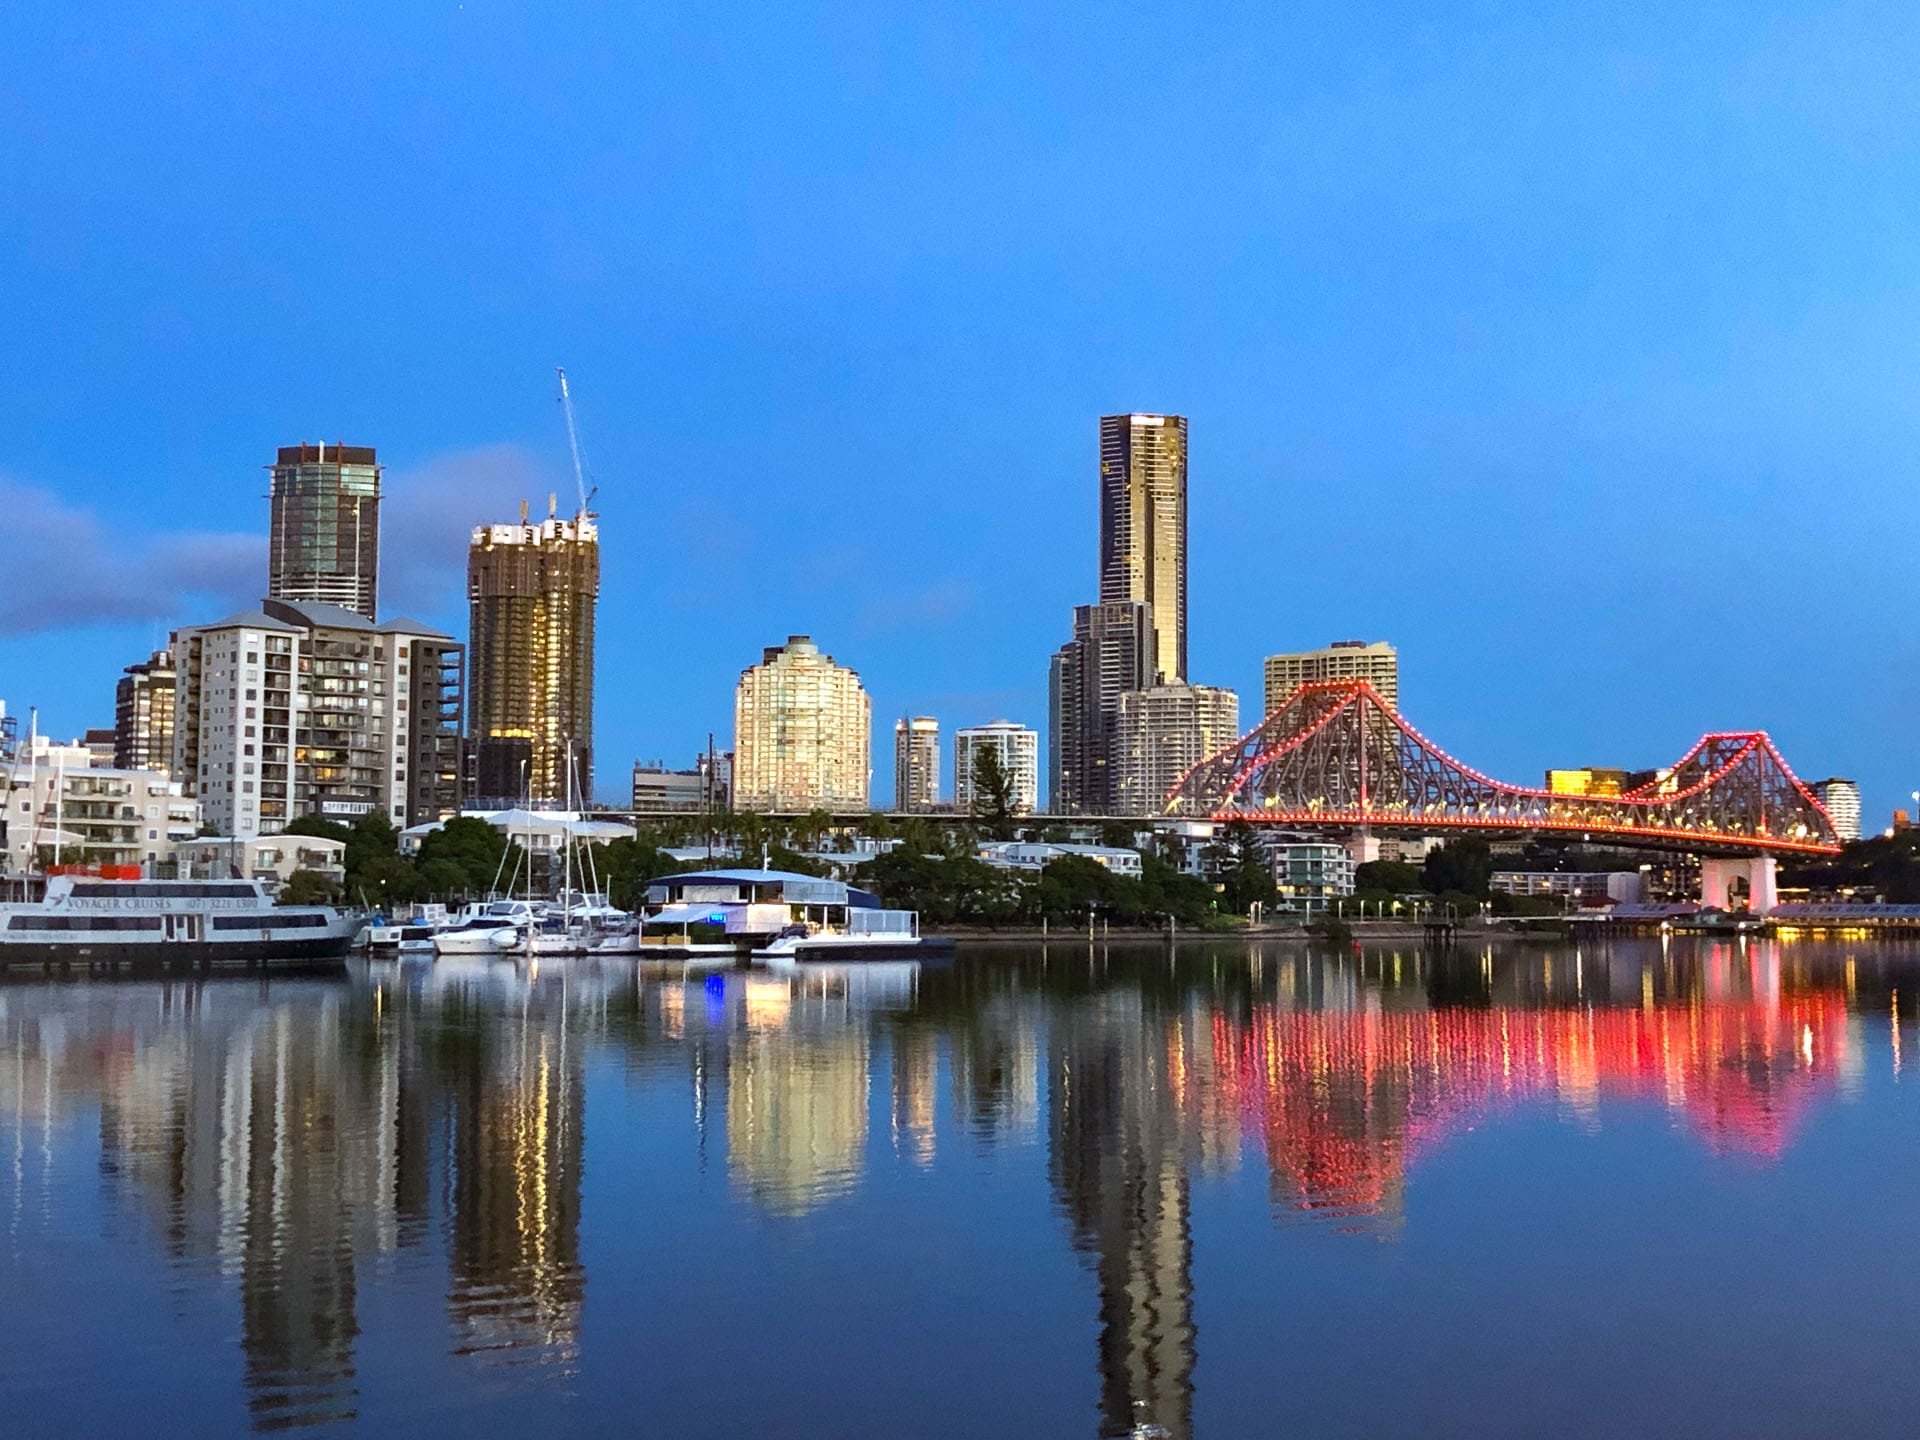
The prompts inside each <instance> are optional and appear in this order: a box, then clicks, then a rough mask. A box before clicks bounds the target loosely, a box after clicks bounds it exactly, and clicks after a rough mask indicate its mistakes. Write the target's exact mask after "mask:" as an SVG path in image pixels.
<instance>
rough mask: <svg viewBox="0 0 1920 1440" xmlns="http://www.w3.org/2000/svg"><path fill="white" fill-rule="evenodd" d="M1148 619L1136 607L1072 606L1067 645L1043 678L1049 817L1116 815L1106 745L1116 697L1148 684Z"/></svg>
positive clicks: (1121, 603)
mask: <svg viewBox="0 0 1920 1440" xmlns="http://www.w3.org/2000/svg"><path fill="white" fill-rule="evenodd" d="M1152 654H1153V613H1152V611H1151V609H1150V608H1149V607H1148V606H1147V605H1146V604H1144V603H1143V602H1141V601H1138V600H1115V601H1112V602H1110V603H1106V604H1100V605H1077V606H1075V607H1074V611H1073V638H1072V639H1071V640H1069V641H1068V642H1067V643H1066V644H1065V645H1063V646H1061V647H1060V649H1059V650H1058V651H1057V652H1056V653H1055V654H1054V657H1053V666H1052V670H1051V671H1050V673H1049V675H1048V684H1047V690H1048V697H1047V698H1048V712H1049V717H1050V720H1051V733H1050V735H1049V737H1048V739H1049V744H1050V753H1049V755H1048V761H1049V766H1048V768H1049V784H1050V786H1051V795H1050V802H1049V805H1048V808H1049V809H1050V810H1052V811H1053V813H1055V814H1056V815H1061V814H1075V815H1110V814H1113V813H1114V809H1115V787H1114V765H1113V738H1114V726H1115V724H1116V721H1117V719H1118V716H1119V710H1120V697H1121V696H1122V695H1124V694H1126V693H1127V692H1128V691H1129V690H1139V689H1142V688H1143V687H1145V686H1148V685H1150V684H1152V682H1153V676H1152V672H1151V665H1152Z"/></svg>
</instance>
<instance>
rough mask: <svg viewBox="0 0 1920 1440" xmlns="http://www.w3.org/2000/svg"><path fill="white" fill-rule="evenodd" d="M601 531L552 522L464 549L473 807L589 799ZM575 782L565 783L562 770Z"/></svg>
mask: <svg viewBox="0 0 1920 1440" xmlns="http://www.w3.org/2000/svg"><path fill="white" fill-rule="evenodd" d="M599 595H600V532H599V529H598V527H597V526H596V525H595V523H594V517H593V516H592V515H591V514H589V513H587V512H585V511H582V512H581V513H580V514H579V515H576V516H575V517H574V518H573V519H571V520H561V519H559V518H558V517H557V515H556V514H555V511H554V506H553V503H552V502H551V501H549V503H548V513H547V518H546V519H545V520H543V521H541V522H539V523H538V524H529V523H528V521H527V512H526V507H525V506H524V505H522V506H521V507H520V523H519V524H518V525H482V526H480V527H479V528H477V529H476V530H475V531H474V532H473V543H472V545H471V547H470V548H469V549H468V551H467V601H468V624H469V635H468V658H467V666H468V694H469V696H470V697H471V699H470V708H469V711H468V717H469V718H468V724H467V734H468V737H469V741H470V743H471V745H472V746H473V779H472V784H473V796H472V798H473V801H474V803H475V804H476V805H477V806H479V807H480V808H483V809H487V808H493V809H503V808H506V807H509V806H513V805H520V804H526V803H531V804H534V805H562V804H565V803H566V801H567V798H568V797H569V796H570V795H571V796H575V797H591V796H592V794H593V624H594V608H595V602H596V601H597V600H598V598H599ZM570 761H571V768H572V770H573V775H572V778H571V780H570V779H569V777H568V769H569V762H570Z"/></svg>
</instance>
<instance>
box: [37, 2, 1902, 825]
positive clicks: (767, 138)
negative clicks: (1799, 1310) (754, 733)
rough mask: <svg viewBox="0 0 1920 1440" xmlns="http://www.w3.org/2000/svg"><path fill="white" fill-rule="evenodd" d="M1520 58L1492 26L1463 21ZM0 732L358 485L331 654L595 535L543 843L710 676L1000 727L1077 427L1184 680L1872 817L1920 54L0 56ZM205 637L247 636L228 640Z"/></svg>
mask: <svg viewBox="0 0 1920 1440" xmlns="http://www.w3.org/2000/svg"><path fill="white" fill-rule="evenodd" d="M1523 8H1524V9H1525V10H1526V11H1527V12H1528V13H1524V14H1522V13H1518V12H1520V11H1521V10H1522V9H1523ZM0 54H4V55H6V56H7V57H8V58H7V63H6V65H5V66H4V67H0V187H3V189H4V195H5V203H4V204H3V205H0V277H4V278H0V339H3V340H4V344H5V351H6V356H7V360H6V363H5V364H4V365H0V697H4V699H5V700H6V702H7V704H8V706H9V708H10V709H15V710H21V711H24V709H25V707H26V706H27V705H28V704H30V703H34V704H38V705H39V706H40V707H41V711H42V715H43V717H44V719H45V721H46V723H47V725H48V727H49V728H51V729H54V730H59V731H76V730H78V729H80V728H83V727H84V726H86V725H88V724H98V723H107V722H108V721H109V720H110V717H111V704H112V689H113V682H114V679H115V677H116V675H117V674H118V671H119V669H120V667H121V666H122V665H124V664H126V663H127V662H129V661H131V660H134V659H137V658H139V656H140V655H141V654H142V653H143V652H144V651H145V650H146V649H147V648H149V647H150V646H151V644H152V642H153V639H154V637H155V636H156V635H159V636H162V637H164V632H165V630H166V628H167V627H168V626H169V625H172V624H177V623H183V622H187V621H192V620H204V619H207V618H211V617H212V616H213V615H215V614H216V613H218V612H219V611H220V609H221V607H222V606H224V605H227V604H229V603H230V601H231V600H232V599H233V598H234V597H235V596H238V597H241V598H245V597H247V596H257V594H258V593H259V591H260V590H261V589H262V588H264V546H263V543H262V542H261V540H260V536H261V534H262V532H263V531H264V528H265V523H266V504H265V500H264V498H263V496H264V490H265V473H264V470H263V468H262V467H263V466H264V465H265V464H266V462H267V461H269V460H270V459H271V457H272V452H273V450H274V447H276V446H278V445H282V444H292V443H295V442H297V441H300V440H344V441H347V442H350V443H357V444H372V445H376V446H378V447H379V450H380V454H381V458H382V460H383V461H384V462H385V463H386V465H387V466H388V472H387V485H388V489H387V493H388V496H389V501H388V506H387V516H388V526H387V532H386V537H385V544H386V546H387V553H388V556H389V557H390V561H389V566H388V583H387V584H386V586H385V591H386V599H387V601H388V604H387V607H386V608H387V609H388V610H389V611H397V610H402V609H404V610H405V611H407V612H410V613H413V614H415V615H417V616H419V617H421V618H425V619H428V620H433V621H438V622H440V623H442V624H444V625H447V626H449V627H452V628H454V629H455V632H456V633H463V632H464V628H465V624H464V601H463V592H462V570H461V564H462V555H463V552H464V543H465V534H466V530H467V528H468V527H469V526H470V525H472V524H473V523H475V522H479V521H483V520H487V519H491V518H505V517H507V516H509V515H510V514H511V513H512V506H513V502H514V501H515V500H517V498H518V497H519V496H520V495H522V494H528V495H531V496H534V497H536V504H538V503H540V501H539V498H538V497H542V496H544V494H545V493H546V492H547V491H548V490H551V489H560V490H562V491H563V492H564V491H565V490H566V489H567V488H569V487H570V481H569V480H568V478H567V474H566V442H565V435H564V431H563V429H562V425H561V419H560V416H559V414H558V411H557V408H556V407H555V405H554V404H553V393H554V386H553V374H552V367H553V365H554V364H556V363H563V364H565V365H566V366H567V368H568V372H569V374H570V376H571V377H572V378H573V380H574V384H575V388H576V395H577V400H578V409H579V415H580V422H581V426H582V429H583V438H584V441H585V444H586V447H587V450H588V454H589V458H590V460H591V462H592V465H593V469H594V471H595V477H596V479H597V481H598V483H599V485H600V496H599V509H600V510H601V513H602V525H603V536H604V541H605V584H604V590H603V594H602V599H601V609H600V637H601V638H600V651H599V660H600V685H599V703H598V719H597V727H598V734H597V737H596V738H597V743H598V750H599V766H598V769H599V782H600V789H601V791H602V792H603V793H604V794H609V795H612V794H617V793H618V792H619V790H620V788H621V787H622V785H623V783H624V772H625V768H626V766H627V764H628V763H629V762H630V761H631V760H632V758H633V757H635V756H636V755H646V756H665V757H667V758H669V759H671V760H674V761H678V762H685V761H686V760H687V759H689V758H690V757H691V755H692V754H693V752H694V751H695V749H696V748H699V747H702V746H704V743H705V736H706V732H707V731H708V730H709V729H713V730H716V731H717V732H719V734H720V736H721V739H722V741H723V743H724V741H725V737H726V735H727V734H728V732H729V731H730V730H731V725H732V688H733V684H734V682H735V680H736V679H737V677H738V672H739V670H740V668H741V667H742V666H744V665H747V664H749V663H751V662H752V661H754V660H755V659H757V658H758V655H759V651H760V649H761V647H762V646H764V645H767V644H773V643H778V642H779V641H780V640H781V639H783V638H784V637H785V636H786V635H787V634H788V633H789V632H791V631H807V632H810V633H812V634H813V635H814V636H815V637H816V638H817V639H818V640H819V641H820V642H821V644H822V645H823V646H824V647H825V648H826V649H828V650H829V651H830V652H832V653H833V654H834V655H835V656H836V657H838V658H839V659H840V660H841V661H842V662H843V663H847V664H851V665H853V666H854V667H856V668H857V669H858V670H860V672H861V674H862V675H863V677H864V679H865V680H866V683H867V686H868V688H869V690H870V691H871V693H872V695H873V700H874V709H875V741H876V759H877V763H876V766H875V788H876V794H877V795H878V796H881V797H884V796H885V795H886V794H887V793H888V792H889V791H890V790H891V778H892V777H891V756H890V747H891V720H892V719H893V717H895V716H897V715H899V714H901V713H902V712H905V711H912V712H915V713H931V714H935V715H938V716H939V717H940V718H941V720H942V722H943V724H944V725H946V726H948V727H952V726H954V725H958V724H966V723H972V722H978V721H983V720H987V719H991V718H994V717H996V716H999V715H1006V716H1009V717H1011V718H1013V719H1018V720H1025V721H1027V722H1029V723H1031V724H1034V725H1035V726H1037V727H1044V722H1045V709H1046V705H1045V688H1046V683H1045V682H1046V662H1047V656H1048V654H1049V652H1050V651H1051V650H1052V649H1053V648H1054V647H1055V646H1056V645H1058V644H1059V643H1060V641H1061V640H1062V639H1063V638H1064V636H1065V631H1066V628H1067V624H1068V619H1069V612H1070V608H1071V607H1072V606H1073V605H1074V604H1075V603H1079V602H1084V601H1085V600H1087V599H1089V598H1091V595H1092V591H1093V587H1094V520H1095V488H1094V482H1095V471H1096V459H1095V438H1096V419H1097V417H1098V416H1099V415H1100V414H1102V413H1105V412H1112V411H1120V410H1128V409H1148V410H1164V411H1176V412H1180V413H1184V414H1186V415H1187V416H1189V417H1190V422H1191V446H1192V454H1191V516H1190V544H1191V560H1192V579H1191V590H1192V594H1191V614H1192V621H1191V624H1192V630H1191V665H1192V670H1193V678H1195V679H1196V680H1199V681H1202V682H1207V683H1215V684H1227V685H1233V686H1235V687H1237V688H1238V689H1239V690H1240V692H1241V694H1242V697H1243V713H1244V714H1245V715H1246V716H1247V717H1248V718H1249V719H1251V717H1252V714H1253V712H1254V711H1255V710H1256V709H1257V708H1258V691H1259V664H1260V659H1261V657H1262V656H1263V655H1265V654H1267V653H1270V652H1272V651H1275V650H1280V649H1296V648H1307V647H1313V646H1318V645H1321V644H1324V643H1326V642H1327V641H1330V640H1333V639H1337V638H1347V637H1361V638H1366V639H1387V640H1391V641H1393V642H1394V643H1395V644H1396V645H1398V646H1399V647H1400V651H1401V657H1402V661H1401V663H1402V694H1403V701H1404V706H1405V709H1406V711H1407V713H1408V715H1409V716H1410V718H1412V719H1413V720H1414V721H1415V723H1416V724H1418V725H1419V726H1420V727H1421V728H1422V729H1423V730H1425V731H1426V733H1427V734H1429V735H1430V736H1432V737H1433V738H1434V739H1435V740H1437V741H1438V742H1439V743H1440V744H1442V745H1443V746H1445V747H1446V748H1447V749H1449V750H1450V751H1452V752H1453V753H1455V754H1457V755H1459V756H1461V757H1462V758H1464V759H1466V760H1468V761H1470V762H1472V763H1474V764H1476V765H1477V766H1479V767H1480V768H1482V769H1484V770H1488V771H1490V772H1491V773H1494V774H1496V775H1501V776H1504V777H1507V778H1511V779H1516V780H1521V781H1531V780H1537V777H1538V774H1539V771H1540V770H1541V769H1542V768H1543V767H1544V766H1547V765H1550V764H1622V765H1631V766H1640V765H1652V764H1657V763H1661V762H1663V761H1666V760H1669V759H1672V758H1675V757H1677V756H1678V755H1679V754H1680V753H1681V752H1682V751H1683V750H1684V749H1685V748H1686V747H1687V746H1688V744H1689V743H1690V742H1691V741H1692V740H1693V739H1694V737H1695V736H1697V735H1698V734H1699V733H1700V732H1701V731H1703V730H1706V729H1731V728H1747V727H1763V728H1766V729H1768V730H1770V731H1771V732H1772V733H1773V734H1774V736H1775V738H1776V739H1777V740H1778V742H1779V743H1780V745H1781V747H1782V749H1783V750H1784V751H1785V753H1786V755H1787V757H1788V759H1789V760H1790V761H1791V762H1792V763H1793V764H1794V765H1795V767H1796V768H1797V769H1798V770H1799V771H1800V773H1801V774H1802V775H1803V776H1805V777H1807V778H1817V777H1819V776H1823V775H1827V774H1831V773H1839V774H1846V775H1853V776H1857V777H1858V778H1859V779H1860V780H1861V781H1862V783H1863V785H1864V786H1865V788H1866V802H1867V810H1868V819H1869V823H1874V822H1876V821H1878V822H1880V823H1884V816H1885V813H1886V811H1887V809H1888V808H1889V807H1890V806H1892V805H1894V804H1895V803H1906V802H1905V799H1904V797H1905V796H1906V793H1907V792H1908V791H1909V790H1911V789H1914V788H1916V787H1920V756H1916V755H1915V753H1914V745H1913V743H1912V741H1911V728H1912V727H1911V717H1912V716H1913V714H1914V713H1915V709H1916V701H1917V700H1920V674H1917V671H1920V643H1916V626H1915V624H1914V621H1913V619H1912V616H1911V613H1910V607H1909V605H1908V603H1907V602H1906V601H1905V600H1904V599H1903V598H1902V597H1903V596H1905V595H1907V594H1908V593H1909V592H1910V591H1911V589H1912V581H1911V578H1910V576H1911V572H1912V566H1913V565H1914V564H1915V562H1916V560H1920V525H1917V524H1916V520H1917V519H1920V515H1917V514H1916V512H1917V511H1920V502H1916V499H1915V487H1914V485H1913V483H1912V477H1913V476H1914V474H1915V472H1916V463H1917V462H1920V441H1917V439H1916V432H1917V430H1920V424H1917V422H1920V363H1916V340H1915V337H1916V336H1920V271H1916V269H1915V265H1914V256H1915V240H1914V237H1915V236H1916V235H1920V114H1916V110H1920V87H1916V86H1915V85H1914V83H1913V78H1912V77H1913V76H1914V75H1915V74H1916V73H1920V9H1916V8H1915V7H1914V6H1912V5H1911V4H1881V3H1872V0H1864V3H1856V4H1813V3H1803V4H1777V5H1765V4H1756V3H1752V0H1746V3H1726V4H1718V3H1700V4H1695V5H1688V6H1673V5H1668V4H1653V3H1633V0H1628V3H1621V4H1616V5H1611V6H1589V5H1575V4H1549V5H1541V6H1533V7H1515V6H1509V5H1495V4H1471V3H1462V4H1457V5H1453V6H1445V7H1439V8H1435V7H1431V6H1424V5H1413V4H1405V3H1395V4H1386V3H1367V0H1343V3H1339V4H1333V3H1325V4H1320V3H1312V4H1295V5H1289V6H1277V5H1273V4H1271V3H1268V4H1257V5H1245V6H1227V5H1222V6H1209V7H1191V9H1190V10H1189V9H1183V8H1182V7H1164V6H1161V7H1145V6H1123V5H1109V6H1100V7H1087V8H1075V7H1052V6H1029V7H1005V9H1004V11H1003V12H1001V13H995V12H994V10H993V9H991V8H990V7H983V6H976V7H959V6H903V5H902V6H883V5H865V4H858V3H847V0H841V3H836V4H833V5H827V6H821V7H818V8H817V9H813V10H808V9H806V8H804V7H800V6H765V7H759V6H712V5H698V6H696V5H666V6H661V5H648V6H644V7H643V6H633V5H604V6H582V5H570V4H543V5H540V6H537V7H535V6H525V5H507V4H501V3H491V0H468V3H466V4H464V5H460V4H434V5H424V4H404V3H402V4H396V5H393V6H388V7H380V8H366V9H354V10H352V11H349V10H348V9H347V8H345V7H340V6H336V5H316V4H295V3H282V4H277V5H274V6H254V5H239V4H224V3H202V4H199V5H196V6H192V7H185V6H181V7H171V6H132V5H121V6H110V7H107V8H106V9H105V10H104V11H88V12H84V13H83V12H81V11H77V10H72V9H68V10H61V9H59V8H58V7H47V6H32V7H28V6H15V7H10V8H9V9H8V10H6V11H5V12H4V13H3V14H0ZM256 576H257V577H258V578H256Z"/></svg>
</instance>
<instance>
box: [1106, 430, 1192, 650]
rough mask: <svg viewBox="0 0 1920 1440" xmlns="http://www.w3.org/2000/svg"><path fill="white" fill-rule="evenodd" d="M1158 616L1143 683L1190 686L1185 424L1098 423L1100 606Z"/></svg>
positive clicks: (1155, 619) (1155, 618)
mask: <svg viewBox="0 0 1920 1440" xmlns="http://www.w3.org/2000/svg"><path fill="white" fill-rule="evenodd" d="M1122 600H1138V601H1142V602H1144V603H1145V604H1146V605H1147V607H1148V608H1149V609H1150V610H1151V611H1152V612H1153V613H1152V623H1153V638H1152V658H1151V662H1150V664H1149V665H1148V666H1147V670H1148V680H1147V682H1144V683H1157V684H1161V685H1178V684H1183V683H1184V682H1185V681H1186V678H1187V421H1186V417H1185V416H1184V415H1103V416H1101V418H1100V603H1101V604H1103V605H1110V604H1113V603H1114V602H1116V601H1122Z"/></svg>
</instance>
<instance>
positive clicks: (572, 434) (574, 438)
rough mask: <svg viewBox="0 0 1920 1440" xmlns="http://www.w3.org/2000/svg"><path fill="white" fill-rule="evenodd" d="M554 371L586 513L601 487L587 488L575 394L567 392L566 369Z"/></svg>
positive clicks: (581, 506)
mask: <svg viewBox="0 0 1920 1440" xmlns="http://www.w3.org/2000/svg"><path fill="white" fill-rule="evenodd" d="M553 373H554V374H556V375H558V376H559V377H560V409H561V410H562V411H563V412H564V413H565V415H566V417H567V448H568V449H569V450H570V451H572V452H573V483H574V486H575V487H576V488H577V489H578V490H579V492H580V513H581V514H582V515H585V514H586V513H587V506H588V505H589V504H590V503H591V502H592V500H593V497H594V496H595V495H597V494H599V493H600V487H599V486H597V485H596V486H595V487H594V488H593V489H591V490H589V489H588V488H587V467H586V466H585V465H584V464H582V463H581V460H580V432H579V430H578V429H576V428H575V426H574V423H573V396H572V395H570V394H568V393H567V372H566V369H565V368H564V367H563V366H559V365H556V366H554V367H553Z"/></svg>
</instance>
